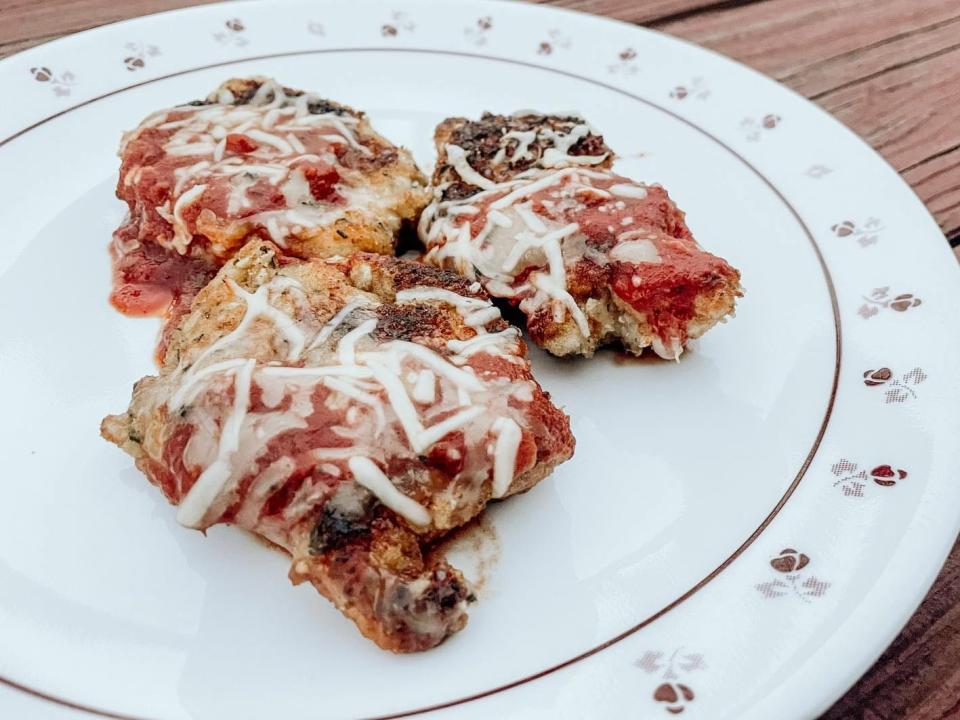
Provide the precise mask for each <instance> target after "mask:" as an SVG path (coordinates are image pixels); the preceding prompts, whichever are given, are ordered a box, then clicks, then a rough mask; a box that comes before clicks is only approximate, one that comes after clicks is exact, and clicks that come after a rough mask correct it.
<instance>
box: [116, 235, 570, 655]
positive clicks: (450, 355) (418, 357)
mask: <svg viewBox="0 0 960 720" xmlns="http://www.w3.org/2000/svg"><path fill="white" fill-rule="evenodd" d="M160 360H161V371H160V374H159V376H157V377H146V378H144V379H142V380H140V381H139V382H138V383H137V384H136V386H135V388H134V392H133V399H132V402H131V404H130V407H129V409H128V410H127V412H125V413H123V414H120V415H115V416H110V417H107V418H106V419H105V420H104V421H103V425H102V434H103V436H104V437H105V438H106V439H108V440H110V441H111V442H113V443H115V444H117V445H118V446H120V447H121V448H122V449H124V450H125V451H126V452H127V453H129V454H130V455H131V456H133V458H134V459H135V461H136V465H137V467H139V468H140V469H141V470H142V471H143V473H144V474H145V475H146V476H147V478H148V479H149V480H150V481H151V482H152V483H153V484H155V485H157V486H158V487H159V488H160V490H161V491H162V492H163V494H164V495H165V496H166V497H167V499H168V500H169V501H170V502H171V503H174V504H176V505H178V510H177V518H178V520H179V521H180V522H181V523H182V524H183V525H185V526H187V527H191V528H197V529H201V530H203V529H205V528H208V527H210V526H211V525H214V524H217V523H226V524H233V525H238V526H240V527H242V528H245V529H247V530H250V531H253V532H255V533H258V534H259V535H261V536H263V537H264V538H266V539H268V540H270V541H271V542H273V543H275V544H277V545H279V546H281V547H282V548H284V549H286V550H287V551H288V552H289V553H290V555H291V556H292V566H291V570H290V577H291V579H292V580H293V581H294V582H295V583H300V582H304V581H308V582H310V583H312V584H313V585H314V586H315V587H316V589H317V590H319V591H320V593H322V594H323V595H324V596H326V597H327V598H329V599H330V600H331V601H332V602H333V603H334V604H335V605H336V606H337V608H339V609H340V610H341V611H342V612H343V613H344V614H345V615H347V616H348V617H349V618H350V619H351V620H353V621H354V622H355V623H356V624H357V626H358V628H359V629H360V631H361V632H362V633H363V634H364V635H365V636H367V637H368V638H370V639H371V640H373V641H374V642H375V643H377V644H378V645H379V646H380V647H382V648H385V649H388V650H392V651H395V652H412V651H418V650H424V649H427V648H430V647H433V646H435V645H437V644H438V643H440V642H441V641H442V640H443V639H444V638H445V637H447V636H448V635H450V634H451V633H454V632H456V631H458V630H459V629H461V628H462V627H463V626H464V624H465V623H466V620H467V616H466V612H465V609H466V605H467V603H468V601H469V600H470V598H471V593H470V589H469V588H468V585H467V583H466V582H465V580H464V578H463V577H462V576H461V574H460V573H459V572H458V571H457V570H456V569H454V568H453V567H451V566H450V565H449V564H447V563H446V561H445V560H443V559H442V558H435V557H433V556H432V555H431V556H428V555H427V553H426V552H425V549H426V548H427V546H428V545H429V544H430V543H432V542H433V541H435V540H437V539H438V538H439V537H441V536H443V535H444V534H445V533H447V532H449V531H450V530H451V529H452V528H455V527H458V526H460V525H463V524H464V523H466V522H468V521H469V520H470V519H471V518H473V517H474V516H476V515H477V514H478V513H479V512H481V510H482V509H483V508H484V506H485V505H486V503H487V502H488V501H490V500H491V499H495V498H503V497H506V496H509V495H512V494H514V493H517V492H522V491H524V490H527V489H528V488H530V487H532V486H533V485H534V484H535V483H537V482H538V481H539V480H541V479H542V478H544V477H545V476H546V475H548V474H549V473H550V472H551V471H552V470H553V468H554V467H555V466H556V465H557V464H559V463H561V462H563V461H564V460H566V459H568V458H569V457H570V456H571V454H572V452H573V447H574V440H573V437H572V435H571V433H570V425H569V419H568V418H567V417H566V415H564V414H563V413H562V412H561V411H560V410H558V409H557V408H556V407H555V406H554V405H553V404H552V403H551V402H550V399H549V396H548V395H547V394H546V393H545V392H544V391H543V390H542V389H541V388H540V385H539V384H538V383H537V382H536V381H535V380H534V379H533V377H532V375H531V371H530V365H529V362H528V360H527V355H526V347H525V345H524V343H523V340H522V339H521V337H520V335H519V333H518V331H517V330H516V329H515V328H512V327H510V326H508V325H507V324H506V323H505V322H504V321H503V320H502V319H501V318H500V313H499V311H498V310H497V309H496V308H495V307H493V306H492V305H491V304H490V302H489V299H488V297H487V295H486V294H485V293H484V292H483V290H482V289H481V288H480V287H479V285H478V284H476V283H473V284H471V283H469V282H468V281H466V280H464V279H463V278H461V277H460V276H459V275H457V274H455V273H451V272H447V271H443V270H439V269H436V268H432V267H429V266H426V265H422V264H419V263H412V262H407V261H403V260H398V259H395V258H388V257H384V256H380V255H373V254H367V253H357V254H354V255H352V256H350V257H348V258H333V259H328V260H320V259H313V260H306V261H305V260H299V259H292V258H288V257H286V256H284V255H282V253H281V252H280V249H279V248H278V247H277V246H276V245H274V244H273V243H270V242H268V241H263V240H252V241H250V242H249V243H248V244H247V245H246V246H245V247H244V248H243V249H242V250H241V251H240V252H239V253H238V254H236V255H235V256H234V257H233V259H232V260H230V261H228V262H227V263H226V265H224V266H223V267H222V268H221V269H220V271H219V272H218V273H217V275H216V277H215V278H214V279H213V280H212V281H211V283H210V284H209V285H208V286H207V287H205V288H204V289H203V290H202V291H201V292H200V293H199V294H198V295H197V297H196V298H195V300H194V301H193V304H192V307H191V309H190V312H189V314H187V315H186V316H184V317H183V318H182V320H181V321H180V323H179V324H178V325H177V327H176V328H175V330H174V331H173V333H172V334H171V337H170V342H169V344H168V346H167V347H166V349H165V352H164V354H163V355H162V356H161V358H160Z"/></svg>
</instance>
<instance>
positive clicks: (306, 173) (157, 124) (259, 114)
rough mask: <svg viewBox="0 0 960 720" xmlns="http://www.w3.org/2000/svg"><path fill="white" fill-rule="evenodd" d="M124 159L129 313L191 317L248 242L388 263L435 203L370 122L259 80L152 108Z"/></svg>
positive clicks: (119, 301)
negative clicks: (382, 256) (399, 238)
mask: <svg viewBox="0 0 960 720" xmlns="http://www.w3.org/2000/svg"><path fill="white" fill-rule="evenodd" d="M120 157H121V160H122V164H121V168H120V177H119V181H118V183H117V196H118V197H119V198H120V199H121V200H123V201H125V202H126V203H127V206H128V208H129V213H128V215H127V217H126V219H125V220H124V222H123V224H122V225H121V227H120V228H119V229H118V230H117V231H116V232H115V233H114V238H113V243H112V246H111V254H112V256H113V267H114V286H113V292H112V295H111V301H112V302H113V304H114V305H115V306H116V307H117V308H118V309H120V310H121V311H122V312H125V313H127V314H132V315H159V314H163V313H164V312H167V311H168V309H169V308H170V307H171V306H173V307H174V310H176V309H177V308H179V309H180V310H181V311H186V309H187V308H189V301H190V299H191V298H192V297H193V295H194V294H195V293H196V292H197V291H198V290H199V288H201V287H203V286H204V285H205V284H206V282H207V281H208V280H209V279H210V278H211V277H212V276H213V274H214V273H215V272H216V270H217V268H218V267H219V266H220V265H222V264H223V263H224V262H225V261H227V260H228V259H230V258H231V257H232V256H233V255H234V253H236V252H237V251H238V250H239V249H240V248H241V247H242V246H243V245H244V243H246V242H247V240H249V239H250V238H251V237H252V236H257V237H260V238H263V239H269V240H271V241H273V242H274V243H276V244H277V245H278V246H280V247H282V248H283V249H284V251H285V252H286V253H288V254H291V255H295V256H297V257H302V258H311V257H328V256H331V255H337V254H341V255H342V254H347V253H349V252H353V251H356V250H362V251H368V252H376V253H389V254H392V253H393V250H394V244H395V238H396V235H397V232H398V230H399V229H400V227H401V225H402V224H403V223H404V222H407V221H412V220H413V219H414V218H416V217H417V215H418V214H419V212H420V211H421V210H422V209H423V207H424V205H425V204H426V202H427V199H428V195H427V192H426V189H425V187H426V178H425V177H424V176H423V175H422V174H421V172H420V171H419V170H418V169H417V166H416V164H415V163H414V161H413V158H412V157H411V155H410V153H409V152H408V151H407V150H405V149H403V148H398V147H396V146H395V145H393V144H391V143H390V142H389V141H388V140H386V139H385V138H383V137H382V136H380V135H378V134H377V133H376V132H375V131H374V130H373V128H371V126H370V123H369V121H368V120H367V118H366V117H365V115H364V114H363V113H361V112H358V111H356V110H353V109H352V108H349V107H347V106H345V105H340V104H338V103H335V102H331V101H329V100H325V99H323V98H321V97H319V96H317V95H313V94H310V93H305V92H303V91H300V90H291V89H290V88H286V87H283V86H281V85H280V84H278V83H277V82H275V81H274V80H270V79H267V78H260V77H257V78H250V79H233V80H228V81H227V82H225V83H224V84H223V85H221V86H220V87H219V88H218V89H217V90H215V91H214V92H213V93H212V94H211V95H210V96H209V97H207V99H205V100H200V101H195V102H192V103H189V104H186V105H180V106H177V107H172V108H169V109H166V110H161V111H159V112H155V113H153V114H152V115H150V116H149V117H147V118H146V119H145V120H144V121H143V122H142V123H140V125H139V126H138V127H137V128H136V129H134V130H132V131H131V132H128V133H126V134H125V135H124V137H123V140H122V142H121V146H120ZM175 314H176V313H175Z"/></svg>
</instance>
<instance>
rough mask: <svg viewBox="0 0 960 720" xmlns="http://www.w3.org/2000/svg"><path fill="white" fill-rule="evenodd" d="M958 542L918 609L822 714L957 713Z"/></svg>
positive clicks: (829, 717) (834, 717)
mask: <svg viewBox="0 0 960 720" xmlns="http://www.w3.org/2000/svg"><path fill="white" fill-rule="evenodd" d="M958 659H960V542H958V543H957V544H956V545H955V546H954V548H953V551H952V552H951V553H950V557H949V558H948V560H947V563H946V565H944V568H943V570H942V571H941V572H940V576H939V577H938V578H937V581H936V583H935V584H934V586H933V587H932V588H931V589H930V592H929V593H928V594H927V597H926V598H925V599H924V601H923V604H922V605H921V606H920V608H919V610H917V612H916V613H915V614H914V616H913V617H912V618H911V619H910V622H909V623H908V624H907V626H906V627H905V628H904V629H903V632H901V633H900V635H899V636H898V637H897V639H896V640H894V642H893V644H892V645H890V647H889V648H887V650H886V652H884V654H883V656H882V657H881V658H880V659H879V660H878V661H877V662H876V664H875V665H874V666H873V667H872V668H871V669H870V670H869V671H868V672H867V674H866V675H864V676H863V678H861V680H860V681H859V682H858V683H857V684H856V685H855V686H854V687H853V689H852V690H850V692H848V693H847V694H846V695H845V696H844V697H843V698H842V699H841V700H840V701H839V702H837V704H836V705H834V706H833V707H832V708H831V709H830V710H829V711H828V712H827V713H826V714H825V715H823V716H822V718H821V720H850V719H851V718H876V720H880V719H881V718H911V719H912V720H918V719H922V718H926V719H929V720H934V719H938V720H939V719H940V718H956V717H958V716H960V711H958V710H960V709H958V698H960V663H958Z"/></svg>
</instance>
